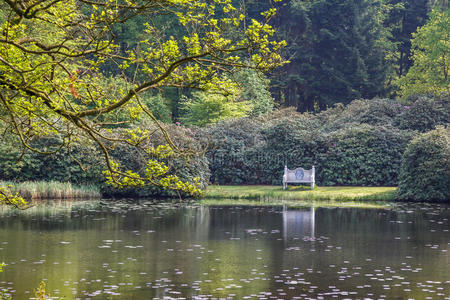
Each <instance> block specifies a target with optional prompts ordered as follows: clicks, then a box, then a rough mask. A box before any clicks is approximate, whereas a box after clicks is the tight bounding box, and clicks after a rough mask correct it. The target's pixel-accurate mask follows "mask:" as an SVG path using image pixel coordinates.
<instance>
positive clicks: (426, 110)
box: [394, 96, 450, 132]
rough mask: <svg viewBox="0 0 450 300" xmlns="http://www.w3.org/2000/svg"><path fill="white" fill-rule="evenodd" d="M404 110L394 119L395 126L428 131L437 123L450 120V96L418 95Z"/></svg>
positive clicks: (445, 122) (440, 123)
mask: <svg viewBox="0 0 450 300" xmlns="http://www.w3.org/2000/svg"><path fill="white" fill-rule="evenodd" d="M410 102H411V103H410V104H409V105H405V106H404V108H406V109H404V110H403V112H402V113H401V114H399V115H397V116H396V117H395V119H394V124H395V126H397V127H399V128H400V129H407V130H417V131H419V132H427V131H430V130H432V129H434V128H435V127H436V126H437V125H446V124H448V123H449V122H450V96H443V97H440V98H439V97H434V98H431V97H426V96H418V97H415V98H411V99H410Z"/></svg>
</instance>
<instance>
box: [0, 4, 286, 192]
mask: <svg viewBox="0 0 450 300" xmlns="http://www.w3.org/2000/svg"><path fill="white" fill-rule="evenodd" d="M144 2H145V1H144ZM274 13H275V10H274V9H271V10H270V11H268V12H267V13H265V14H263V15H264V16H265V20H264V21H263V22H258V21H256V20H249V21H248V22H247V21H246V17H245V16H244V15H243V14H242V11H241V10H240V9H239V8H238V7H234V6H233V3H232V1H231V0H214V1H204V0H169V1H162V2H158V5H146V4H145V5H144V4H143V2H142V1H135V0H126V1H99V2H95V1H94V2H89V1H81V2H80V1H76V0H68V1H50V2H45V4H44V2H36V3H34V4H33V5H31V4H30V5H29V6H26V7H25V6H20V5H17V3H16V2H14V1H6V2H5V3H4V4H3V5H2V10H1V11H0V58H1V59H0V74H1V76H0V86H1V87H2V93H1V94H0V111H1V112H2V122H3V121H4V122H6V123H7V128H12V129H11V133H12V134H16V135H17V136H18V138H19V139H20V141H21V142H22V144H23V145H24V146H25V147H27V148H29V149H32V150H34V151H37V152H41V153H46V154H49V153H53V152H55V151H58V150H59V149H60V148H61V147H70V146H71V145H72V144H74V143H75V142H78V141H83V140H86V139H89V140H91V141H93V142H95V143H96V144H97V146H98V147H99V148H100V149H101V150H102V152H103V154H104V156H105V162H106V163H107V164H108V171H106V172H105V174H106V175H107V176H108V177H109V178H108V181H109V182H111V183H113V184H115V185H117V186H141V185H145V184H156V185H159V186H163V187H165V188H169V189H176V190H180V191H184V192H187V193H189V194H193V195H196V194H199V193H200V191H199V189H198V188H197V183H196V182H191V183H187V182H182V181H181V180H179V179H178V178H177V177H176V176H174V175H169V174H168V173H167V172H166V168H165V165H164V163H163V162H161V160H160V158H159V157H157V158H156V159H155V160H151V161H149V166H148V168H147V170H146V176H141V175H140V173H139V170H126V169H122V168H121V165H119V164H117V163H115V162H114V161H113V160H111V156H110V155H109V151H110V149H113V148H114V146H116V145H117V144H118V143H128V144H133V145H134V146H136V147H139V141H140V140H142V139H145V130H142V131H141V132H140V133H139V134H142V136H139V135H136V136H132V137H130V139H126V138H125V139H124V138H122V137H120V138H117V137H115V136H114V135H113V132H112V130H111V128H116V127H119V126H124V125H123V124H125V123H128V124H130V123H132V122H135V121H136V119H139V118H140V117H141V115H144V114H145V115H146V116H147V118H151V119H152V120H154V121H155V122H156V118H155V117H154V115H153V113H152V109H151V107H150V108H149V107H148V106H147V105H146V104H145V103H143V102H142V101H140V96H139V95H140V94H143V93H145V92H148V91H160V90H161V89H164V88H168V87H177V88H200V89H202V90H209V91H211V92H226V91H227V90H228V89H229V88H231V87H232V86H233V84H232V83H231V82H230V80H229V78H227V77H226V76H224V74H228V73H232V72H235V71H236V70H237V69H240V68H244V67H247V62H248V61H249V60H251V61H252V66H250V67H253V68H256V69H259V70H262V71H265V70H269V69H271V68H274V67H277V66H281V65H283V64H285V63H286V61H285V60H283V59H282V57H281V56H280V53H281V50H282V48H283V47H284V46H285V45H286V42H285V41H278V40H276V39H275V30H274V28H273V27H272V26H271V25H269V24H268V21H269V19H270V18H271V17H272V16H273V14H274ZM164 14H165V15H167V16H170V17H171V18H167V19H165V20H166V21H164V20H163V21H162V22H161V23H159V22H153V23H152V24H147V25H146V29H145V30H144V31H143V32H142V34H141V35H140V40H139V42H138V45H137V46H136V47H134V48H133V49H128V50H126V51H125V50H124V51H121V50H120V45H119V43H118V42H117V41H115V40H114V39H113V38H112V37H114V36H116V34H115V32H113V31H112V29H113V28H116V25H117V24H122V23H124V22H126V21H127V20H129V18H133V17H138V16H149V18H150V19H153V16H159V15H164ZM169 19H170V20H171V21H174V22H175V23H177V24H176V25H177V26H179V27H180V28H183V29H186V30H180V31H181V32H183V34H184V36H180V37H179V38H174V37H173V36H171V35H170V34H167V32H166V31H168V28H170V27H171V25H172V24H171V23H165V22H167V20H169ZM155 24H157V25H155ZM248 24H250V25H248ZM80 29H82V30H80ZM180 35H182V34H181V33H180ZM108 65H118V66H119V69H120V70H121V71H123V74H122V75H123V76H122V77H123V78H126V80H125V79H123V80H122V79H121V80H114V81H113V80H112V79H111V78H108V76H107V75H104V74H105V73H107V72H103V73H102V72H101V71H100V70H101V68H102V67H105V66H108ZM127 74H133V76H127ZM110 83H113V84H112V85H111V84H110ZM115 83H118V84H115ZM159 130H161V131H163V132H165V131H164V129H163V127H162V126H160V127H159ZM56 135H58V136H60V137H61V141H60V144H55V145H51V146H49V147H42V148H39V147H37V146H36V145H34V144H31V143H29V141H30V140H33V141H34V140H36V138H37V137H42V136H56ZM165 138H166V140H167V142H168V144H170V146H171V147H172V148H173V149H174V150H175V147H174V145H173V144H172V143H171V141H170V138H169V137H168V136H167V135H166V136H165ZM142 150H143V151H145V149H142ZM176 152H177V151H176ZM156 156H158V155H156ZM153 171H154V172H156V173H152V172H153Z"/></svg>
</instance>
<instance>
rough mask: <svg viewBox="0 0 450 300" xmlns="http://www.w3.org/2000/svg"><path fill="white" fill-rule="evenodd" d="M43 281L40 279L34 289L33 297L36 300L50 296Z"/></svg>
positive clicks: (42, 299)
mask: <svg viewBox="0 0 450 300" xmlns="http://www.w3.org/2000/svg"><path fill="white" fill-rule="evenodd" d="M45 287H46V286H45V282H43V281H41V283H40V284H39V287H38V288H37V289H35V290H34V297H35V299H37V300H46V299H49V298H50V295H47V292H46V290H45Z"/></svg>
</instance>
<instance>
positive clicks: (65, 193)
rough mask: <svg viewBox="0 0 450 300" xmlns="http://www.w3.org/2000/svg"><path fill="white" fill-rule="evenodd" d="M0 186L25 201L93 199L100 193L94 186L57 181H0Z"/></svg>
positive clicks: (98, 196) (99, 195)
mask: <svg viewBox="0 0 450 300" xmlns="http://www.w3.org/2000/svg"><path fill="white" fill-rule="evenodd" d="M0 186H2V187H9V188H10V190H11V191H12V192H13V193H16V192H17V193H19V195H20V196H22V197H23V198H24V199H25V200H27V201H33V200H46V199H93V198H100V197H101V193H100V190H99V188H98V187H97V186H95V185H81V186H78V185H72V183H70V182H58V181H48V182H47V181H25V182H12V181H0Z"/></svg>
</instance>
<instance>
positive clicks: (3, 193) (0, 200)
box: [0, 186, 28, 270]
mask: <svg viewBox="0 0 450 300" xmlns="http://www.w3.org/2000/svg"><path fill="white" fill-rule="evenodd" d="M10 188H11V187H2V186H0V205H8V206H13V207H16V208H19V209H25V208H27V207H28V203H27V202H26V201H25V200H24V199H23V198H22V197H21V196H19V193H17V192H16V193H12V192H11V191H10ZM0 270H1V267H0Z"/></svg>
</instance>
